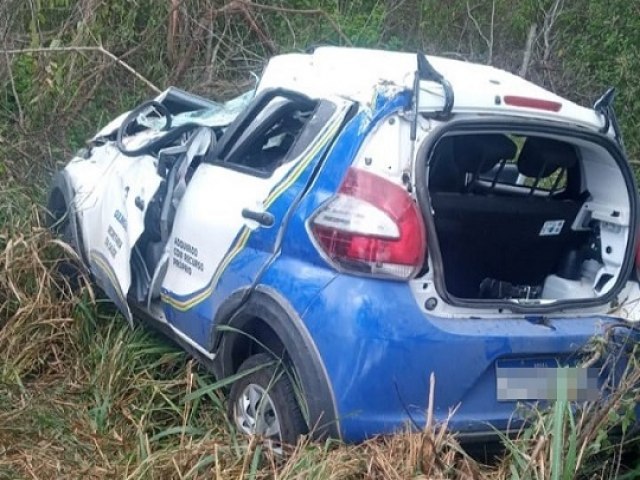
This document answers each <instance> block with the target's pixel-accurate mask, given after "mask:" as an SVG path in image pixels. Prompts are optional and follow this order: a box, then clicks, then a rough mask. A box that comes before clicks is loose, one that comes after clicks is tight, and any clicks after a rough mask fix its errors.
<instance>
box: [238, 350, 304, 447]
mask: <svg viewBox="0 0 640 480" xmlns="http://www.w3.org/2000/svg"><path fill="white" fill-rule="evenodd" d="M242 373H246V374H245V375H241V376H240V378H238V379H237V380H236V381H235V382H234V383H233V385H232V387H231V391H230V393H229V397H228V407H227V415H228V416H229V419H230V421H231V423H232V424H233V425H234V426H235V428H236V429H237V431H238V432H240V433H244V434H246V435H261V436H263V437H264V439H265V440H266V441H269V442H272V443H273V444H275V445H279V444H289V445H292V444H295V443H296V441H297V440H298V437H299V436H300V435H304V434H306V433H307V432H308V428H307V424H306V422H305V420H304V417H303V415H302V411H301V409H300V405H299V403H298V398H297V396H296V390H295V387H294V384H293V381H292V375H291V372H287V371H286V367H285V366H284V365H283V362H282V361H280V360H277V359H274V358H273V357H272V356H271V355H268V354H266V353H259V354H256V355H253V356H251V357H249V358H248V359H247V360H245V361H244V362H243V363H242V365H241V366H240V368H239V369H238V374H242Z"/></svg>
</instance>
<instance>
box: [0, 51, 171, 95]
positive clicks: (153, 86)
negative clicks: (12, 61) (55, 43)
mask: <svg viewBox="0 0 640 480" xmlns="http://www.w3.org/2000/svg"><path fill="white" fill-rule="evenodd" d="M59 52H99V53H101V54H103V55H106V56H107V57H109V58H110V59H111V60H113V61H114V62H116V63H117V64H118V65H120V66H121V67H122V68H124V69H125V70H127V71H128V72H130V73H131V74H133V76H134V77H136V78H137V79H138V80H140V81H141V82H142V83H144V84H145V85H146V86H147V87H149V88H150V89H151V90H153V91H154V92H156V93H160V92H162V90H160V89H159V88H158V87H156V86H155V85H154V84H153V83H151V81H149V80H147V79H146V78H145V77H143V76H142V75H141V74H140V73H138V72H137V71H136V70H135V69H134V68H133V67H132V66H131V65H129V64H128V63H127V62H125V61H123V60H121V59H120V58H118V57H117V56H116V55H114V54H113V53H111V52H110V51H108V50H106V49H105V48H104V47H102V46H97V47H88V46H87V47H82V46H80V47H48V48H47V47H43V48H18V49H9V50H0V53H4V54H5V55H15V54H20V53H59Z"/></svg>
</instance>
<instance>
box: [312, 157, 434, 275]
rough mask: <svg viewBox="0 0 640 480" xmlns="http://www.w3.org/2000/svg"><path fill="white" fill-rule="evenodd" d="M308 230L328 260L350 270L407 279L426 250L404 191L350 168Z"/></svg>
mask: <svg viewBox="0 0 640 480" xmlns="http://www.w3.org/2000/svg"><path fill="white" fill-rule="evenodd" d="M309 227H310V231H311V233H312V234H313V237H314V239H315V241H316V244H317V245H318V246H319V248H320V249H321V250H322V252H323V253H324V254H325V255H326V256H327V257H328V259H329V260H330V261H331V262H332V263H334V264H335V265H336V266H339V267H340V268H341V269H344V270H348V271H351V272H357V273H367V274H374V275H380V276H387V277H393V278H400V279H407V278H410V277H411V276H412V275H414V274H415V273H416V272H417V271H418V270H419V269H420V268H421V267H422V265H423V262H424V258H425V254H426V251H427V238H426V232H425V228H424V224H423V221H422V217H421V215H420V212H419V210H418V207H417V205H416V204H415V202H414V201H413V199H412V198H411V197H410V196H409V194H408V193H407V191H406V190H405V189H404V188H402V187H401V186H399V185H396V184H394V183H392V182H390V181H388V180H385V179H384V178H382V177H380V176H378V175H375V174H373V173H369V172H366V171H364V170H359V169H357V168H354V167H351V168H350V169H349V170H348V171H347V174H346V176H345V178H344V181H343V182H342V185H341V187H340V189H339V191H338V194H337V195H336V196H335V197H333V198H332V199H331V200H330V201H329V202H328V203H326V204H325V205H323V206H322V207H321V208H320V209H319V210H318V211H317V212H316V213H315V214H314V216H313V217H312V218H311V221H310V224H309Z"/></svg>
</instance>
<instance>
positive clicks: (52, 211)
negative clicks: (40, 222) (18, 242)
mask: <svg viewBox="0 0 640 480" xmlns="http://www.w3.org/2000/svg"><path fill="white" fill-rule="evenodd" d="M70 215H73V212H71V211H70V209H69V208H68V206H67V202H66V199H65V198H64V195H63V194H62V192H61V190H59V189H54V190H53V192H52V193H51V194H50V197H49V202H48V212H47V223H48V226H49V228H50V229H51V231H52V232H53V233H54V235H56V236H58V238H60V239H61V240H62V241H63V242H65V243H66V244H67V245H69V246H70V247H71V248H72V249H73V251H75V252H76V254H77V255H78V256H81V255H82V253H81V252H82V250H81V249H82V246H81V244H78V242H81V239H80V238H77V237H76V235H75V232H74V224H73V222H72V221H71V217H70ZM56 271H57V272H58V273H59V274H60V275H61V276H62V277H64V278H65V279H66V280H67V282H68V283H69V286H70V287H71V289H72V291H77V290H79V289H80V287H81V285H82V281H81V276H82V274H83V270H82V268H81V267H80V265H79V262H78V261H77V260H72V259H64V260H60V261H59V262H58V264H57V267H56Z"/></svg>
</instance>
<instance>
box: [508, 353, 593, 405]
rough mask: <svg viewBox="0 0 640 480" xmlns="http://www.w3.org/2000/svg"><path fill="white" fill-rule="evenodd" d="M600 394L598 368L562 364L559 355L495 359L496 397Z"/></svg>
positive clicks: (581, 397) (552, 397)
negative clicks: (541, 357) (557, 356)
mask: <svg viewBox="0 0 640 480" xmlns="http://www.w3.org/2000/svg"><path fill="white" fill-rule="evenodd" d="M598 397H599V389H598V369H596V368H583V367H576V366H560V365H558V361H557V360H556V359H526V360H519V359H510V360H500V361H498V362H497V363H496V398H497V399H498V401H514V400H542V401H548V400H559V399H564V400H569V401H579V402H584V401H587V400H595V399H597V398H598Z"/></svg>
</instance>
